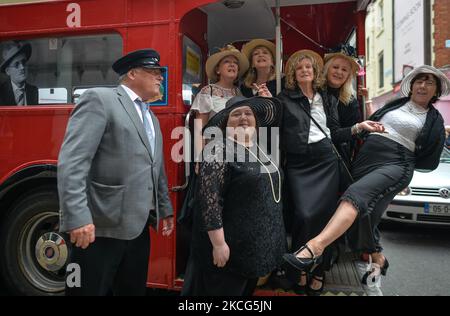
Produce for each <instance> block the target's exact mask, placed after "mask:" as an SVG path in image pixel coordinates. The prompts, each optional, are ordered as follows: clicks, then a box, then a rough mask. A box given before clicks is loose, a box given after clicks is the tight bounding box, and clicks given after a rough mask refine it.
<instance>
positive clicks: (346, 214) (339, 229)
mask: <svg viewBox="0 0 450 316" xmlns="http://www.w3.org/2000/svg"><path fill="white" fill-rule="evenodd" d="M357 216H358V211H357V210H356V208H355V207H354V206H353V204H352V203H350V202H348V201H341V203H340V204H339V206H338V208H337V210H336V212H335V213H334V215H333V216H332V217H331V219H330V220H329V221H328V224H327V225H326V226H325V228H324V229H323V230H322V232H321V233H320V234H319V235H317V236H316V237H314V238H313V239H311V240H310V241H308V242H307V245H308V246H309V248H310V249H311V250H312V252H313V253H314V256H315V257H317V256H320V255H321V254H322V253H323V251H324V249H325V248H326V247H328V246H329V245H330V244H331V243H333V242H334V241H335V240H336V239H338V238H339V237H340V236H342V235H343V234H344V233H345V232H346V231H347V230H348V229H349V228H350V226H352V224H353V222H354V221H355V219H356V217H357ZM296 256H297V258H310V257H311V254H310V253H309V251H308V249H304V250H302V251H300V252H299V253H297V254H296Z"/></svg>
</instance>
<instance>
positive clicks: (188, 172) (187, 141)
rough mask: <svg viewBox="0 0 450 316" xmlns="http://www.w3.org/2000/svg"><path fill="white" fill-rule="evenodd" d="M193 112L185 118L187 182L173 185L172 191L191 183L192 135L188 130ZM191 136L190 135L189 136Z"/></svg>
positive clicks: (183, 188) (179, 189)
mask: <svg viewBox="0 0 450 316" xmlns="http://www.w3.org/2000/svg"><path fill="white" fill-rule="evenodd" d="M191 115H192V112H191V111H189V112H188V113H187V114H186V118H185V119H184V130H185V134H184V139H183V140H184V145H183V146H184V147H183V157H184V174H185V182H184V184H183V185H180V186H175V187H172V189H171V191H173V192H178V191H183V190H185V189H186V188H187V186H188V185H189V178H190V176H191V166H190V164H191V163H190V160H191V157H190V156H191V150H190V148H191V137H190V135H189V134H188V133H186V131H189V121H190V120H191ZM187 136H189V137H187Z"/></svg>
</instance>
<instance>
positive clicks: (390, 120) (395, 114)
mask: <svg viewBox="0 0 450 316" xmlns="http://www.w3.org/2000/svg"><path fill="white" fill-rule="evenodd" d="M427 113H428V109H424V108H423V107H421V106H420V105H417V104H415V103H414V102H412V101H409V102H407V103H406V104H405V105H403V106H402V107H400V108H398V109H396V110H393V111H390V112H387V113H386V114H385V115H384V116H383V117H382V118H381V120H380V123H382V124H383V125H384V128H385V130H386V132H387V133H372V134H377V135H380V136H383V137H386V138H389V139H391V140H393V141H395V142H397V143H399V144H401V145H403V146H405V147H406V148H408V149H409V150H410V151H412V152H414V151H415V150H416V140H417V137H418V136H419V133H420V131H421V130H422V128H423V126H424V125H425V121H426V119H427Z"/></svg>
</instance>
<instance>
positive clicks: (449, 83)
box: [400, 65, 450, 97]
mask: <svg viewBox="0 0 450 316" xmlns="http://www.w3.org/2000/svg"><path fill="white" fill-rule="evenodd" d="M419 74H432V75H435V76H436V77H437V78H438V79H439V81H440V82H441V87H442V89H441V90H442V91H441V96H446V95H449V94H450V80H449V79H448V78H447V76H446V75H445V74H444V73H443V72H442V71H440V70H439V69H436V68H434V67H432V66H429V65H422V66H419V67H416V68H414V69H413V70H412V71H411V72H410V73H408V74H407V75H406V77H405V78H404V79H403V80H402V83H401V85H400V91H401V92H402V94H403V95H404V96H405V97H407V96H409V93H410V92H411V81H412V80H413V79H414V78H415V77H416V76H417V75H419Z"/></svg>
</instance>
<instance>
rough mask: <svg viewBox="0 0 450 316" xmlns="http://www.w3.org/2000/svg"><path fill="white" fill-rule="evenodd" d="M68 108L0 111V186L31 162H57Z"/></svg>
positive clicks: (68, 111) (68, 112)
mask: <svg viewBox="0 0 450 316" xmlns="http://www.w3.org/2000/svg"><path fill="white" fill-rule="evenodd" d="M70 111H71V107H39V108H38V107H36V108H31V107H30V108H28V109H27V110H26V111H24V110H23V108H11V109H6V108H3V109H0V148H1V150H0V183H2V182H3V181H4V180H5V179H6V178H8V177H9V175H10V173H11V171H12V170H14V169H16V168H17V167H19V166H21V165H24V164H28V163H30V162H32V161H43V160H47V161H48V160H56V159H57V158H58V153H59V149H60V146H61V143H62V140H63V138H64V133H65V131H66V125H67V120H68V118H69V114H70Z"/></svg>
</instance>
